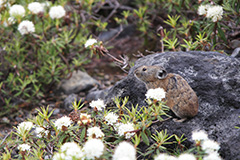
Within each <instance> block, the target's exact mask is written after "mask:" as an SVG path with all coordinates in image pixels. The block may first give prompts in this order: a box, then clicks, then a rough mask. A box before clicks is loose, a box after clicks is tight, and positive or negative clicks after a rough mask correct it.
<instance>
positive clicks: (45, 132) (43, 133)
mask: <svg viewBox="0 0 240 160" xmlns="http://www.w3.org/2000/svg"><path fill="white" fill-rule="evenodd" d="M35 133H36V136H37V137H38V138H42V137H44V136H47V135H48V133H49V131H48V130H46V129H44V128H43V127H36V128H35Z"/></svg>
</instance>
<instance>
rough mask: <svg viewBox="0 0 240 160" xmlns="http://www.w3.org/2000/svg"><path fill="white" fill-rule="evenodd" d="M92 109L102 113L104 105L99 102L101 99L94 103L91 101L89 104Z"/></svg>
mask: <svg viewBox="0 0 240 160" xmlns="http://www.w3.org/2000/svg"><path fill="white" fill-rule="evenodd" d="M89 105H90V106H91V107H92V108H95V107H96V108H97V110H98V111H102V108H105V104H104V101H103V100H101V99H98V100H96V101H92V102H91V103H90V104H89Z"/></svg>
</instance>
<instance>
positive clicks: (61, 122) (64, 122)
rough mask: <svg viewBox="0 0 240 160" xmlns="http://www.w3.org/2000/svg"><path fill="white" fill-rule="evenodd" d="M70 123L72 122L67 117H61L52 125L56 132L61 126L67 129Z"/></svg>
mask: <svg viewBox="0 0 240 160" xmlns="http://www.w3.org/2000/svg"><path fill="white" fill-rule="evenodd" d="M71 123H72V120H71V119H70V118H69V117H67V116H63V117H61V118H59V119H57V120H56V122H55V123H54V125H55V126H56V127H57V129H58V130H62V127H63V126H64V127H68V126H70V125H71Z"/></svg>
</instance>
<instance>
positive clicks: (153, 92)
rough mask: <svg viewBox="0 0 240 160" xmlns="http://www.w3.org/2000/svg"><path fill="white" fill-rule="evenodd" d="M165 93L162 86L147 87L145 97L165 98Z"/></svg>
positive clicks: (159, 99)
mask: <svg viewBox="0 0 240 160" xmlns="http://www.w3.org/2000/svg"><path fill="white" fill-rule="evenodd" d="M165 94H166V92H165V91H164V90H163V89H162V88H155V89H149V90H148V91H147V93H146V97H147V98H152V99H156V100H158V101H161V100H162V99H163V98H165Z"/></svg>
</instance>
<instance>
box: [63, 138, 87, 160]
mask: <svg viewBox="0 0 240 160" xmlns="http://www.w3.org/2000/svg"><path fill="white" fill-rule="evenodd" d="M60 150H61V151H62V152H63V153H65V155H66V157H67V158H65V159H80V158H82V157H83V152H82V149H81V147H80V146H79V145H78V144H77V143H75V142H66V143H64V144H63V145H62V146H61V148H60Z"/></svg>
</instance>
